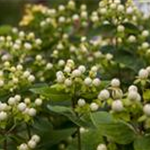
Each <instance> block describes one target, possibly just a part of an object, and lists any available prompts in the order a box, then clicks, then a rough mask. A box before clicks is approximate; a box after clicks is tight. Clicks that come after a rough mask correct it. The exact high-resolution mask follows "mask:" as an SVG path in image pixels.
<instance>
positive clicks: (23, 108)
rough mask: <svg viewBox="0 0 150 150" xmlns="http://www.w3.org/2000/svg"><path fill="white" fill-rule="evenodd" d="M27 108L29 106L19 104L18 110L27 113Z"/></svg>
mask: <svg viewBox="0 0 150 150" xmlns="http://www.w3.org/2000/svg"><path fill="white" fill-rule="evenodd" d="M26 107H27V105H26V104H25V103H23V102H21V103H19V104H18V107H17V108H18V110H19V111H25V109H26Z"/></svg>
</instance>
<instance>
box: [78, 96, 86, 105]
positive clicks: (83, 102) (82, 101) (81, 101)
mask: <svg viewBox="0 0 150 150" xmlns="http://www.w3.org/2000/svg"><path fill="white" fill-rule="evenodd" d="M85 104H86V102H85V100H84V99H82V98H80V99H79V100H78V106H80V107H83V106H84V105H85Z"/></svg>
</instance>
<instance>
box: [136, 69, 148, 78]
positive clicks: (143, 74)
mask: <svg viewBox="0 0 150 150" xmlns="http://www.w3.org/2000/svg"><path fill="white" fill-rule="evenodd" d="M148 74H149V73H148V71H147V70H146V69H141V70H140V71H139V73H138V76H139V78H140V79H147V78H148Z"/></svg>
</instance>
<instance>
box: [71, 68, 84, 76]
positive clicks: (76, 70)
mask: <svg viewBox="0 0 150 150" xmlns="http://www.w3.org/2000/svg"><path fill="white" fill-rule="evenodd" d="M81 74H82V73H81V71H80V70H79V69H75V70H73V71H72V75H73V76H74V77H80V76H81Z"/></svg>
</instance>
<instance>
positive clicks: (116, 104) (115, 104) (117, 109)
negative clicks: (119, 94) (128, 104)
mask: <svg viewBox="0 0 150 150" xmlns="http://www.w3.org/2000/svg"><path fill="white" fill-rule="evenodd" d="M112 110H113V111H115V112H120V111H122V110H123V104H122V101H121V100H115V101H113V103H112Z"/></svg>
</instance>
